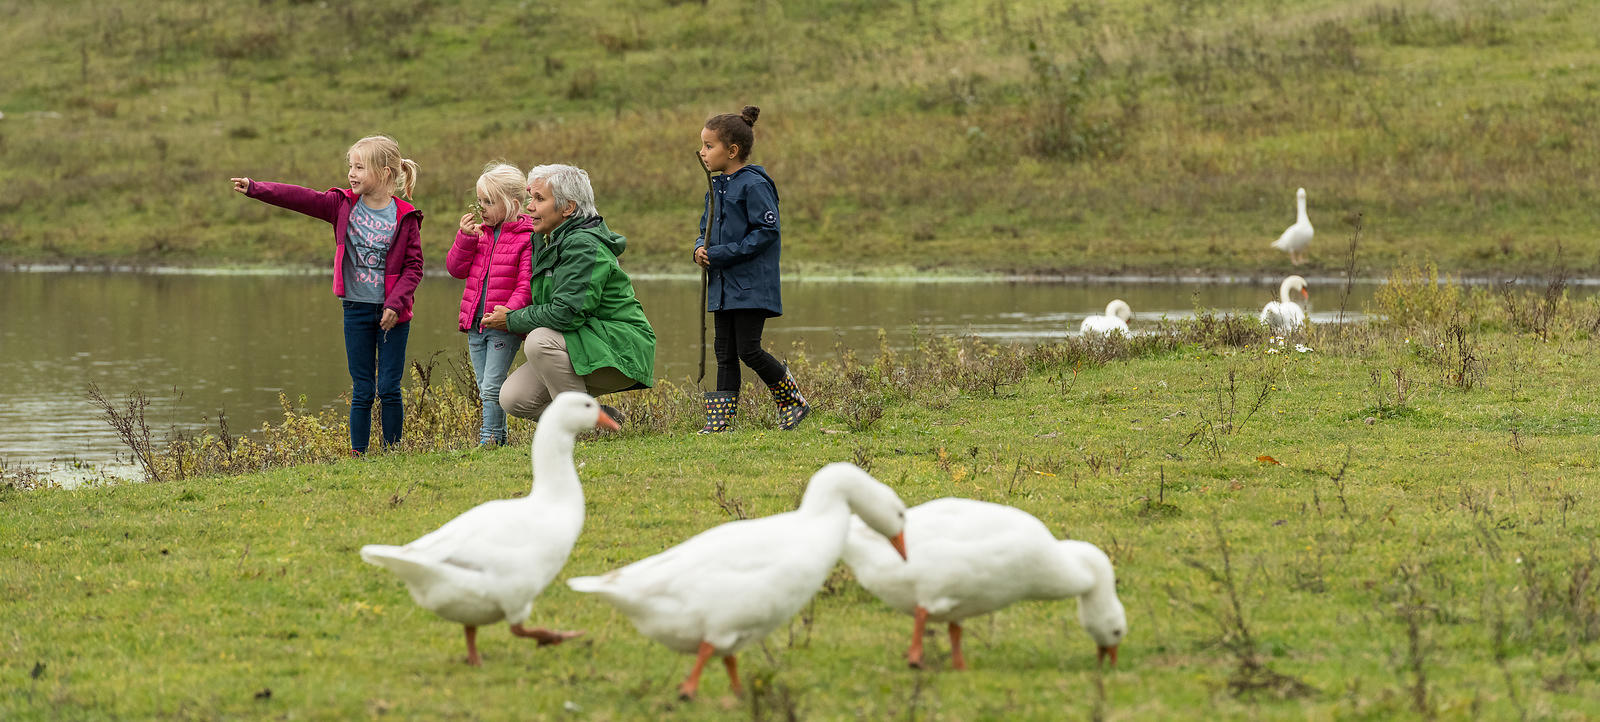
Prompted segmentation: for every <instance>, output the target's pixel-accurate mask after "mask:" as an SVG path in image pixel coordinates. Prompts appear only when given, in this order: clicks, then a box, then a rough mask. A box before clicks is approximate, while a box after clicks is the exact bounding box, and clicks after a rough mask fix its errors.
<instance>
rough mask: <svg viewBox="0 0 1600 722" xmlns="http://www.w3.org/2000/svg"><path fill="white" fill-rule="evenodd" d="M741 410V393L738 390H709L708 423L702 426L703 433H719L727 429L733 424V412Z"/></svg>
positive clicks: (707, 398) (707, 395) (707, 393)
mask: <svg viewBox="0 0 1600 722" xmlns="http://www.w3.org/2000/svg"><path fill="white" fill-rule="evenodd" d="M738 410H739V394H738V392H736V391H707V392H706V425H705V426H703V427H701V429H700V433H702V434H719V433H722V432H724V431H727V430H728V428H729V427H730V426H732V424H733V414H734V412H736V411H738Z"/></svg>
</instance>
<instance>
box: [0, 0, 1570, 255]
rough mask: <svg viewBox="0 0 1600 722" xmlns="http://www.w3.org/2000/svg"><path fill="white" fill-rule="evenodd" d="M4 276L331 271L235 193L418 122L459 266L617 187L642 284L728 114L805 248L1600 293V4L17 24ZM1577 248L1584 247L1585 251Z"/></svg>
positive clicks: (295, 222)
mask: <svg viewBox="0 0 1600 722" xmlns="http://www.w3.org/2000/svg"><path fill="white" fill-rule="evenodd" d="M0 14H3V15H4V16H5V22H4V23H3V24H0V48H4V49H5V50H4V51H3V55H4V61H5V63H4V64H5V66H6V71H5V72H4V73H0V112H3V113H4V118H3V119H0V260H13V261H16V260H33V261H38V260H65V259H83V260H90V261H101V260H104V261H112V262H130V261H131V262H158V263H171V264H179V265H189V264H205V265H215V264H259V263H265V264H285V263H290V264H299V263H317V264H321V263H325V262H326V260H327V259H326V257H327V256H328V255H329V253H328V249H327V246H328V240H329V239H328V237H327V236H328V234H327V232H326V230H325V229H323V228H320V227H318V226H317V224H316V223H315V222H313V221H309V220H306V219H301V218H295V217H292V215H291V214H288V213H285V212H283V211H279V210H276V209H272V208H268V207H265V206H263V205H261V204H258V203H255V202H252V201H248V200H246V199H243V198H241V197H239V196H237V195H235V194H233V193H231V192H230V191H229V189H228V183H227V178H228V177H229V176H231V175H248V176H252V177H256V178H262V179H276V180H285V181H290V182H296V183H301V184H305V185H311V186H316V187H328V186H332V185H340V184H342V183H343V182H344V167H343V162H344V155H343V154H344V149H345V148H346V147H347V146H348V145H349V144H350V142H352V141H353V140H355V139H356V138H358V137H360V136H362V135H365V134H368V133H372V132H385V133H388V134H390V135H393V136H394V137H395V138H397V139H398V140H399V141H400V144H401V147H402V149H403V150H404V151H405V153H406V154H407V155H408V156H410V157H412V158H414V159H416V160H417V161H418V162H419V163H421V165H422V175H421V185H420V188H419V193H418V196H417V201H418V205H419V206H420V207H421V208H423V209H424V211H425V212H427V213H429V214H430V216H429V220H428V222H427V223H426V224H424V239H425V249H426V251H427V252H428V253H429V254H431V255H432V256H433V257H434V258H439V257H441V256H442V254H443V251H444V249H445V248H446V247H447V246H448V243H449V240H450V237H451V235H450V234H451V232H452V231H453V228H454V226H455V219H456V217H457V216H458V215H459V213H460V212H461V210H462V209H463V207H464V206H465V204H466V202H467V200H468V199H469V195H470V193H471V188H472V182H473V180H474V179H475V177H476V173H477V171H478V169H479V168H480V167H481V166H482V164H483V163H484V162H485V161H488V160H490V159H495V158H506V159H509V160H511V161H512V162H515V163H517V164H518V165H520V166H523V167H527V166H529V165H530V164H532V163H535V162H571V163H575V164H577V165H581V166H583V167H585V168H587V169H588V170H589V171H590V172H591V174H592V175H593V177H594V179H595V185H596V190H597V192H598V194H599V201H600V204H599V205H600V209H601V211H602V213H604V214H605V215H606V216H607V220H608V223H610V225H611V226H612V227H613V228H616V229H617V230H618V231H619V232H622V233H624V234H626V235H628V236H630V238H631V239H632V245H631V246H630V249H631V250H630V257H631V261H630V262H631V263H632V264H634V265H633V266H632V267H634V268H648V269H652V270H673V269H676V270H684V271H689V270H693V267H692V266H691V265H689V262H688V253H687V251H686V249H687V248H688V247H689V242H690V240H691V239H692V238H693V236H694V233H695V223H696V219H697V217H698V213H699V208H700V199H701V194H702V193H703V188H704V178H703V176H702V175H701V173H700V170H699V168H698V166H697V164H696V162H695V160H694V159H693V157H692V156H691V151H692V150H693V148H694V145H695V139H696V134H697V132H698V129H699V126H700V124H701V122H702V121H703V120H704V119H705V117H706V116H707V115H708V114H710V113H713V112H723V111H731V110H736V109H737V108H738V107H739V106H740V105H742V104H745V103H751V104H756V105H760V106H762V108H763V115H762V120H761V123H760V124H759V125H758V127H757V144H756V148H755V160H756V161H757V162H761V163H763V164H765V165H766V166H767V167H768V169H769V170H770V171H771V173H772V174H773V176H774V177H775V178H776V179H777V181H778V187H779V191H780V193H781V194H782V198H783V208H784V212H785V218H784V220H785V226H784V230H785V233H784V235H785V262H786V263H788V264H791V266H793V267H801V266H806V267H811V268H845V269H860V270H867V271H870V270H874V269H882V268H885V267H916V268H925V269H957V270H1001V271H1009V270H1021V271H1036V272H1048V271H1060V270H1086V271H1105V272H1125V271H1169V270H1200V271H1203V272H1216V273H1224V272H1262V271H1268V270H1277V269H1281V268H1283V267H1285V266H1286V265H1287V264H1286V260H1285V258H1284V256H1283V255H1282V254H1281V253H1278V252H1276V251H1273V250H1271V249H1269V248H1268V247H1267V244H1268V243H1269V242H1270V241H1271V240H1273V239H1274V238H1276V236H1277V234H1278V233H1279V232H1280V231H1282V230H1283V228H1284V227H1286V226H1287V225H1288V224H1289V223H1291V222H1292V221H1293V220H1294V190H1295V188H1296V187H1297V186H1304V187H1305V188H1306V189H1307V192H1308V195H1309V197H1310V207H1311V217H1312V221H1313V223H1314V224H1316V226H1317V227H1318V229H1319V231H1318V235H1317V242H1316V244H1315V245H1314V246H1313V248H1312V252H1311V258H1312V268H1311V269H1310V270H1312V271H1313V272H1316V271H1324V272H1331V271H1335V270H1337V269H1342V268H1344V266H1345V263H1346V258H1345V256H1346V253H1345V251H1346V249H1347V247H1348V238H1349V234H1350V226H1349V225H1347V223H1346V222H1345V219H1346V217H1347V216H1348V215H1351V214H1353V212H1355V211H1360V212H1361V213H1362V214H1363V216H1364V218H1365V231H1364V232H1363V234H1362V237H1361V249H1360V256H1359V259H1358V264H1357V265H1358V271H1359V272H1362V273H1366V274H1381V273H1383V272H1384V271H1385V270H1386V269H1388V268H1389V267H1391V266H1392V265H1394V264H1395V263H1397V262H1403V261H1404V262H1414V261H1422V260H1424V259H1434V260H1437V261H1438V262H1439V264H1440V265H1441V267H1443V268H1444V269H1446V270H1448V271H1460V272H1475V273H1503V274H1510V273H1528V272H1536V271H1540V270H1547V269H1550V268H1552V267H1554V266H1556V265H1563V266H1566V267H1569V268H1571V269H1573V270H1576V271H1579V272H1591V273H1592V272H1596V271H1600V253H1597V251H1600V239H1597V235H1600V234H1596V233H1595V231H1594V229H1595V228H1596V227H1597V226H1600V224H1597V220H1600V211H1597V208H1596V205H1595V204H1594V202H1593V199H1594V198H1595V197H1596V190H1597V189H1596V176H1597V174H1596V172H1595V170H1596V169H1595V165H1596V159H1597V154H1596V139H1595V134H1594V132H1593V130H1592V127H1593V126H1592V119H1593V118H1594V117H1595V116H1596V114H1597V113H1596V110H1597V105H1600V93H1597V92H1596V90H1597V89H1600V67H1597V60H1600V54H1597V53H1596V50H1597V47H1596V46H1597V36H1596V35H1595V33H1594V32H1593V29H1594V28H1595V27H1600V5H1596V4H1594V3H1588V2H1580V1H1578V0H1530V1H1529V2H1521V3H1506V2H1499V1H1495V0H1456V1H1450V0H1440V1H1438V2H1406V1H1401V0H1378V1H1377V2H1374V1H1373V0H1296V1H1292V2H1281V1H1280V2H1266V1H1264V0H1239V1H1232V0H1230V1H1228V2H1223V1H1222V0H1190V1H1186V2H1176V1H1159V2H1150V1H1147V0H1139V1H1137V2H1135V1H1134V0H1107V1H1106V2H1076V3H1068V2H1059V1H1056V0H1039V1H1035V0H976V1H974V2H953V1H944V2H941V1H939V0H910V1H909V2H889V1H888V0H876V1H875V0H854V1H851V0H791V1H790V2H782V3H779V2H771V1H757V2H745V1H743V0H739V1H734V0H708V1H707V2H704V3H700V2H679V1H677V0H634V1H631V2H618V3H605V4H589V3H570V4H548V3H530V2H523V3H503V4H502V3H488V2H444V1H430V0H401V2H397V3H375V2H308V1H305V0H259V1H254V2H224V3H180V2H156V1H154V0H134V1H133V2H122V3H88V2H78V1H64V2H54V3H15V2H13V3H4V4H0ZM1558 249H1559V250H1558Z"/></svg>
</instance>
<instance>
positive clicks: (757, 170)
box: [728, 163, 778, 195]
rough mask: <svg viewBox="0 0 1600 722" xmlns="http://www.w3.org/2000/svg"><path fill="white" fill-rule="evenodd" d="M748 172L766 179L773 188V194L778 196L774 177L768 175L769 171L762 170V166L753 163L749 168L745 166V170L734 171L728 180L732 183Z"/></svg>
mask: <svg viewBox="0 0 1600 722" xmlns="http://www.w3.org/2000/svg"><path fill="white" fill-rule="evenodd" d="M746 172H750V173H754V174H756V175H758V176H761V177H762V178H765V179H766V181H767V184H768V185H770V186H772V194H773V195H777V194H778V183H777V182H776V181H774V180H772V176H770V175H767V169H766V168H762V167H761V166H759V165H756V164H754V163H752V164H750V165H747V166H745V167H743V168H740V169H739V170H737V171H734V173H733V175H731V176H729V177H728V178H729V180H730V181H732V179H734V178H737V177H739V176H740V175H742V174H744V173H746Z"/></svg>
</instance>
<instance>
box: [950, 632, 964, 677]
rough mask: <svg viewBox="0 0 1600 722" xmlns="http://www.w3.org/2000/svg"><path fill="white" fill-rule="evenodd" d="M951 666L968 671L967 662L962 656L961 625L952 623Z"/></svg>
mask: <svg viewBox="0 0 1600 722" xmlns="http://www.w3.org/2000/svg"><path fill="white" fill-rule="evenodd" d="M950 666H952V667H955V668H956V669H966V668H967V660H966V658H965V657H962V656H961V625H959V624H956V623H955V622H951V623H950Z"/></svg>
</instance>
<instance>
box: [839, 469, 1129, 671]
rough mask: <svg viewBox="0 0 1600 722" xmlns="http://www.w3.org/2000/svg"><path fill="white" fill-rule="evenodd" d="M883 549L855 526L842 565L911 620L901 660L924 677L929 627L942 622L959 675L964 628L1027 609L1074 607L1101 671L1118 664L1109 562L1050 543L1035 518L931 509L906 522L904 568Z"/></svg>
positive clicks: (1118, 623) (1091, 548) (1119, 624)
mask: <svg viewBox="0 0 1600 722" xmlns="http://www.w3.org/2000/svg"><path fill="white" fill-rule="evenodd" d="M883 541H884V539H883V537H882V536H880V535H879V534H878V532H876V531H873V530H872V529H871V528H869V527H868V526H867V525H866V524H862V523H860V522H859V521H858V522H856V523H853V524H852V525H851V529H850V537H849V539H848V540H847V541H846V543H845V551H844V561H845V564H848V565H849V566H850V569H851V571H853V572H854V573H855V576H856V579H858V580H860V581H861V586H863V587H866V589H867V591H869V592H872V593H873V595H875V596H877V597H878V598H879V599H882V600H883V601H884V603H886V604H888V605H889V606H890V607H892V608H894V609H896V610H899V611H901V612H904V613H906V614H909V615H911V616H912V619H913V620H914V621H913V625H912V632H911V649H910V651H909V652H907V654H906V659H907V661H908V662H910V664H911V666H912V667H917V668H921V667H922V635H923V630H924V628H925V627H926V625H927V623H928V622H930V621H931V622H935V623H938V622H948V623H949V629H950V660H951V665H952V666H954V667H955V668H956V669H965V668H966V666H967V663H966V659H965V658H964V657H963V656H962V654H961V624H960V622H961V620H964V619H967V618H969V617H976V616H979V615H982V614H988V613H989V612H993V611H995V610H997V609H1000V608H1003V607H1005V606H1007V605H1009V604H1011V603H1012V602H1016V601H1020V600H1024V599H1065V598H1067V597H1077V598H1078V621H1079V622H1080V623H1081V624H1082V625H1083V628H1084V630H1085V631H1087V632H1088V633H1089V636H1090V637H1091V638H1093V639H1094V642H1095V645H1096V646H1097V647H1098V649H1099V658H1100V660H1101V662H1104V661H1105V658H1106V657H1110V658H1111V665H1112V666H1113V667H1115V666H1116V664H1117V645H1118V644H1121V643H1122V640H1123V638H1124V637H1125V636H1126V635H1127V632H1128V619H1127V616H1126V615H1125V614H1124V612H1123V609H1122V602H1121V601H1120V600H1119V599H1118V598H1117V584H1116V575H1115V573H1114V572H1113V571H1112V569H1111V559H1110V558H1109V557H1107V556H1106V554H1105V552H1102V551H1100V549H1099V548H1098V547H1096V546H1095V545H1093V544H1090V543H1088V542H1082V541H1073V540H1070V539H1062V540H1057V539H1056V538H1055V535H1053V534H1051V533H1050V530H1049V529H1048V528H1046V527H1045V525H1044V524H1043V523H1042V522H1040V521H1039V520H1038V519H1036V518H1034V516H1033V515H1031V514H1029V513H1027V512H1025V511H1022V510H1021V509H1017V508H1014V507H1009V506H1002V505H1000V504H991V503H989V502H985V501H974V500H971V499H936V500H934V501H930V502H928V503H926V504H921V505H918V506H914V507H912V508H911V509H910V510H908V511H907V512H906V561H904V562H902V561H901V560H900V559H899V558H898V557H896V556H894V555H893V554H887V553H885V549H882V548H880V547H885V546H886V545H885V544H884V543H883Z"/></svg>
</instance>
